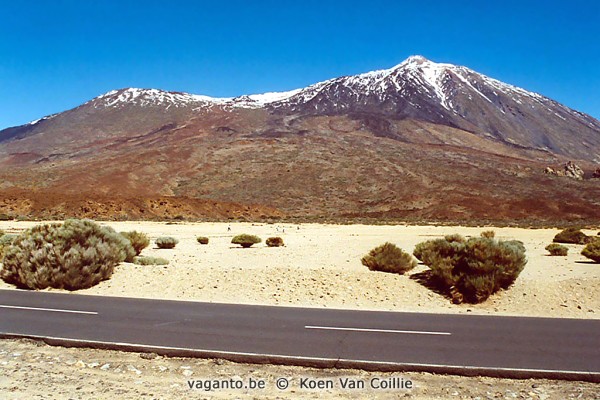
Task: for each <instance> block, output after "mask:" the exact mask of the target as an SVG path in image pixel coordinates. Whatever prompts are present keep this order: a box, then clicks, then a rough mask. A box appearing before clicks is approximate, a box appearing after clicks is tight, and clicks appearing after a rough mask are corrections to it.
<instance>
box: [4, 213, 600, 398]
mask: <svg viewBox="0 0 600 400" xmlns="http://www.w3.org/2000/svg"><path fill="white" fill-rule="evenodd" d="M33 224H34V223H33V222H17V221H8V222H0V229H4V230H6V231H8V232H11V233H18V232H19V231H21V230H23V229H24V228H26V227H29V226H32V225H33ZM107 224H109V225H110V226H112V227H113V228H115V229H116V230H118V231H124V230H132V229H136V230H138V231H142V232H145V233H147V234H148V235H149V236H150V237H151V238H152V239H155V238H157V237H158V236H163V235H169V236H173V237H175V238H177V239H179V241H180V242H179V244H178V245H177V247H175V249H172V250H166V249H157V248H155V247H154V246H150V247H149V248H147V249H145V250H144V251H143V252H142V254H143V255H152V256H159V257H164V258H166V259H168V260H169V261H170V264H169V265H166V266H138V265H133V264H128V263H123V264H121V265H120V266H118V267H117V269H116V271H115V273H114V275H113V277H112V278H111V279H110V280H107V281H104V282H102V283H100V284H99V285H97V286H95V287H93V288H90V289H87V290H82V291H78V292H77V293H74V294H73V295H85V294H97V295H108V296H127V297H146V298H162V299H179V300H197V301H210V302H231V303H233V302H235V303H252V304H271V305H281V306H292V305H294V306H306V307H332V308H353V309H372V310H395V311H415V312H441V313H478V314H495V315H526V316H544V317H561V318H562V317H564V318H594V319H598V318H600V298H599V297H598V296H597V293H598V290H600V268H598V265H597V264H592V263H590V262H588V260H587V259H585V258H584V257H583V256H581V255H580V254H579V252H580V251H581V247H582V246H579V245H568V247H569V250H570V254H569V255H568V256H567V257H549V256H547V255H546V251H545V250H544V247H545V246H546V244H548V243H549V242H550V241H551V240H552V237H553V236H554V235H555V234H556V233H557V232H558V230H557V229H519V228H495V229H494V230H495V231H496V234H497V236H498V237H500V238H506V239H509V238H510V239H513V238H514V239H518V240H522V241H523V242H524V243H525V246H526V248H527V257H528V260H529V261H528V264H527V266H526V267H525V269H524V271H523V272H522V273H521V275H520V276H519V278H518V279H517V281H516V282H515V284H514V285H513V286H512V287H511V288H510V289H509V290H507V291H504V292H500V293H497V294H495V295H493V296H492V298H490V299H489V300H488V301H487V302H485V303H483V304H479V305H467V304H463V305H454V304H452V303H451V301H450V300H449V299H447V298H445V297H443V296H442V295H440V294H437V293H434V292H432V291H430V290H429V289H427V288H426V287H424V286H423V285H421V284H420V283H419V281H418V280H417V279H412V278H411V276H413V277H414V276H415V275H417V276H418V274H419V273H420V272H422V271H423V270H425V269H426V268H425V267H424V266H422V265H420V266H418V267H417V268H416V270H414V271H411V272H409V273H408V274H407V275H406V276H399V275H394V274H386V273H380V272H372V271H369V270H368V269H367V268H366V267H364V266H363V265H361V263H360V258H361V257H362V256H363V255H364V254H365V253H367V252H368V250H370V249H371V248H372V247H374V246H376V245H378V244H381V243H383V242H385V241H391V242H394V243H396V244H398V245H399V246H401V247H403V248H404V249H407V250H410V251H412V248H413V247H414V245H415V244H416V243H418V242H421V241H424V240H428V239H431V238H435V237H439V236H443V235H445V234H449V233H455V232H458V233H461V234H463V235H467V236H468V235H478V234H479V233H480V232H481V231H482V230H487V229H489V228H465V227H441V226H367V225H343V226H342V225H318V224H299V225H298V224H260V225H259V224H251V223H231V224H227V223H175V224H173V223H170V224H167V223H159V222H111V223H107ZM228 227H230V228H231V231H228ZM242 232H247V233H253V234H257V235H259V236H261V237H262V238H263V243H261V244H258V245H255V246H253V247H251V248H249V249H242V248H239V247H237V246H234V245H232V244H231V243H230V241H231V237H232V236H233V235H235V234H238V233H242ZM586 233H588V234H595V233H596V232H595V231H586ZM198 235H203V236H208V237H209V239H210V241H209V244H208V245H200V244H199V243H197V242H196V236H198ZM269 236H281V237H282V238H283V239H284V241H285V243H286V246H285V247H281V248H268V247H266V246H265V245H264V240H265V239H266V238H267V237H269ZM0 288H2V289H10V288H11V286H10V285H7V284H5V283H3V282H2V283H0ZM144 357H146V358H150V359H146V358H143V357H141V356H140V355H139V354H137V353H123V352H116V351H106V350H94V349H74V348H60V347H50V346H47V345H44V344H40V343H35V342H29V341H18V340H17V341H15V340H3V341H1V342H0V370H1V371H3V373H2V374H1V376H2V378H0V392H2V393H3V398H6V399H21V398H28V399H46V398H50V397H49V396H50V394H52V398H56V399H67V398H81V399H83V398H109V397H118V398H124V399H138V398H148V399H153V398H155V399H159V398H175V397H184V396H191V397H202V398H209V397H210V398H231V397H242V396H244V397H245V396H250V397H252V396H254V397H260V398H289V397H290V396H293V397H294V398H321V397H323V396H327V397H329V398H341V399H345V398H348V399H350V398H356V396H357V393H356V392H354V391H349V390H347V389H342V388H341V387H339V385H338V386H336V387H335V388H334V389H333V390H327V391H318V390H315V391H311V390H305V389H301V388H299V387H298V382H299V379H300V378H301V377H311V378H316V379H330V378H334V379H338V377H352V378H356V379H364V380H367V381H368V380H369V379H371V378H373V377H378V378H389V377H402V378H404V379H405V380H406V379H410V380H412V381H413V382H414V385H415V387H414V388H413V389H411V390H400V391H375V390H373V389H367V390H365V391H362V392H361V393H360V397H361V398H398V397H401V398H402V397H403V396H405V397H407V398H414V399H440V398H450V399H451V398H457V399H472V398H481V399H495V398H499V399H557V400H559V399H560V400H562V399H569V398H574V399H575V398H579V399H597V398H600V391H599V389H598V385H595V384H590V383H583V382H567V381H549V380H540V379H535V380H508V379H495V378H466V377H457V376H443V375H433V374H424V373H375V372H366V371H359V370H319V369H311V368H301V367H284V366H268V365H251V364H248V365H247V364H236V363H231V362H227V361H222V360H202V359H183V358H164V357H158V356H157V357H156V358H153V357H147V356H144ZM250 377H252V378H256V379H265V380H266V382H267V386H266V389H265V390H263V391H260V392H257V391H253V390H242V391H236V390H215V391H212V392H204V391H202V390H197V389H195V390H191V389H189V387H188V386H187V385H188V383H187V382H188V380H198V379H230V378H236V379H237V378H241V379H246V380H247V379H249V378H250ZM279 377H285V378H288V379H291V380H292V387H290V389H289V390H287V391H285V392H282V391H280V390H279V389H277V387H276V386H275V381H276V379H277V378H279ZM100 382H103V383H102V384H100ZM106 382H111V384H110V385H108V384H105V383H106ZM294 385H295V386H294ZM51 387H52V388H55V389H53V390H52V391H50V390H49V388H51Z"/></svg>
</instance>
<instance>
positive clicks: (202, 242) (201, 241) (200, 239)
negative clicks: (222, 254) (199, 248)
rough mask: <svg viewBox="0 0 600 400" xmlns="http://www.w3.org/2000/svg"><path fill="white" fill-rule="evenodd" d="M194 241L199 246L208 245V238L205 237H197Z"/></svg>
mask: <svg viewBox="0 0 600 400" xmlns="http://www.w3.org/2000/svg"><path fill="white" fill-rule="evenodd" d="M196 240H197V241H198V243H200V244H208V238H207V237H206V236H198V237H197V238H196Z"/></svg>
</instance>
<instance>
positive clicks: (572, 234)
mask: <svg viewBox="0 0 600 400" xmlns="http://www.w3.org/2000/svg"><path fill="white" fill-rule="evenodd" d="M552 241H553V242H555V243H571V244H585V243H586V241H587V235H586V234H585V233H583V232H581V229H579V228H567V229H564V230H563V231H561V232H559V233H557V234H556V236H554V239H553V240H552Z"/></svg>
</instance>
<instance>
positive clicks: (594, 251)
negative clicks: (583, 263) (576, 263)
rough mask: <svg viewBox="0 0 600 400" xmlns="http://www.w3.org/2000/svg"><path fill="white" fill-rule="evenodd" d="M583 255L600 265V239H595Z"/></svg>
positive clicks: (582, 252) (584, 250)
mask: <svg viewBox="0 0 600 400" xmlns="http://www.w3.org/2000/svg"><path fill="white" fill-rule="evenodd" d="M581 254H582V255H583V256H585V257H587V258H589V259H590V260H593V261H595V262H597V263H600V238H595V240H593V241H592V242H591V243H588V244H587V245H586V246H585V247H584V248H583V250H582V251H581Z"/></svg>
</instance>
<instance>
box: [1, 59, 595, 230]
mask: <svg viewBox="0 0 600 400" xmlns="http://www.w3.org/2000/svg"><path fill="white" fill-rule="evenodd" d="M567 160H574V161H576V162H577V163H579V164H580V165H581V166H582V167H583V168H584V170H586V171H592V170H593V169H594V168H595V164H597V163H600V121H598V120H596V119H594V118H592V117H590V116H588V115H585V114H583V113H580V112H577V111H574V110H571V109H569V108H568V107H565V106H563V105H561V104H559V103H557V102H555V101H553V100H551V99H548V98H546V97H544V96H541V95H539V94H536V93H532V92H528V91H526V90H524V89H520V88H517V87H515V86H511V85H508V84H505V83H502V82H500V81H497V80H495V79H492V78H489V77H486V76H485V75H482V74H479V73H477V72H475V71H473V70H470V69H468V68H466V67H461V66H454V65H451V64H440V63H434V62H432V61H429V60H427V59H425V58H423V57H421V56H413V57H410V58H408V59H407V60H405V61H404V62H402V63H401V64H399V65H397V66H395V67H393V68H390V69H387V70H380V71H373V72H368V73H365V74H360V75H356V76H346V77H340V78H336V79H331V80H328V81H324V82H320V83H317V84H314V85H311V86H309V87H306V88H303V89H297V90H293V91H289V92H283V93H265V94H260V95H248V96H240V97H236V98H212V97H208V96H199V95H192V94H188V93H175V92H165V91H161V90H156V89H135V88H127V89H120V90H114V91H111V92H108V93H106V94H104V95H101V96H99V97H97V98H94V99H92V100H90V101H88V102H87V103H85V104H82V105H81V106H79V107H77V108H74V109H72V110H68V111H65V112H62V113H59V114H55V115H52V116H48V117H45V118H42V119H40V120H38V121H34V122H32V123H30V124H27V125H23V126H20V127H14V128H9V129H5V130H3V131H0V179H1V181H0V182H2V184H1V185H0V212H1V210H2V209H4V210H6V211H9V212H12V213H25V214H32V215H33V214H35V215H41V214H44V213H45V214H44V215H50V214H52V213H55V214H65V213H69V212H70V213H75V214H77V215H82V214H83V215H85V216H90V217H102V216H107V215H109V214H110V213H114V212H115V211H114V210H115V207H117V206H115V201H113V200H110V199H111V198H116V197H118V198H119V199H120V200H119V201H120V202H121V203H123V204H129V205H130V207H131V208H132V210H129V211H128V210H127V207H126V208H125V209H123V207H121V209H120V211H119V214H120V215H122V216H123V218H126V217H135V218H145V217H158V218H165V217H168V216H171V217H173V216H174V214H175V215H177V214H176V213H178V212H181V213H182V215H183V214H185V215H188V216H194V217H203V216H209V217H211V216H212V217H218V218H223V217H227V216H229V217H239V216H246V217H248V218H256V217H258V216H261V215H263V216H265V215H276V216H299V217H309V216H311V217H314V216H324V217H335V218H342V217H344V218H345V217H350V218H358V217H365V216H372V217H376V218H403V219H411V218H414V219H441V220H450V219H451V220H465V219H473V218H477V219H481V220H503V221H506V220H515V219H532V220H538V221H539V220H544V221H546V220H555V221H556V220H560V219H576V220H579V219H588V220H589V218H597V219H600V216H599V215H598V213H597V209H598V206H599V205H600V203H599V201H600V200H599V199H600V185H599V183H598V180H584V181H582V182H573V181H571V180H568V179H561V178H557V177H549V176H546V175H544V174H543V169H544V168H545V167H546V166H549V165H558V164H560V163H564V162H565V161H567ZM2 198H4V200H2ZM49 199H53V200H52V201H50V200H49ZM175 199H177V201H175ZM3 201H4V202H3ZM86 202H87V203H86ZM90 202H91V203H93V204H91V203H90ZM160 202H166V204H171V203H173V204H175V203H177V204H179V206H178V207H175V206H174V205H173V206H172V207H171V206H168V207H166V208H165V207H162V208H161V207H158V206H156V204H160ZM198 202H206V204H211V206H210V207H207V206H205V205H203V206H200V205H198ZM109 203H110V204H109ZM184 203H185V204H187V205H185V206H184ZM3 204H4V205H3ZM11 204H12V205H13V209H12V210H11V209H10V206H11ZM14 204H20V206H19V207H16V206H14ZM42 204H43V206H42ZM67 204H68V206H67ZM203 204H204V203H203ZM222 204H226V206H221V205H222ZM15 207H16V208H15ZM117 208H118V207H117ZM83 210H87V211H83ZM178 210H179V211H178ZM182 210H183V211H182ZM217 210H218V211H217Z"/></svg>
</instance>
